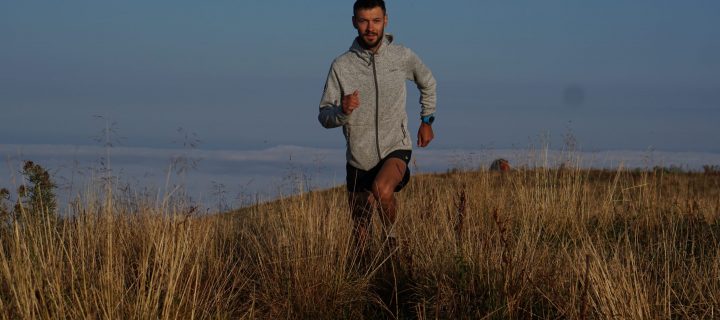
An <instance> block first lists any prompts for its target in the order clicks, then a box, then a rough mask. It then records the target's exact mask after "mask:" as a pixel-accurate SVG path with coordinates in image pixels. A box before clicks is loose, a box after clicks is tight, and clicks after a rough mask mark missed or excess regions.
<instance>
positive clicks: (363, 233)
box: [348, 191, 375, 255]
mask: <svg viewBox="0 0 720 320" xmlns="http://www.w3.org/2000/svg"><path fill="white" fill-rule="evenodd" d="M348 204H349V205H350V209H351V210H352V219H353V237H354V239H353V241H354V245H355V248H356V250H357V253H359V254H360V255H363V254H365V249H366V247H367V239H368V237H369V234H370V222H371V220H372V214H373V209H374V208H375V198H374V197H373V194H372V193H370V192H368V191H360V192H348Z"/></svg>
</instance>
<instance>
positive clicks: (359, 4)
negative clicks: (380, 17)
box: [353, 0, 387, 15]
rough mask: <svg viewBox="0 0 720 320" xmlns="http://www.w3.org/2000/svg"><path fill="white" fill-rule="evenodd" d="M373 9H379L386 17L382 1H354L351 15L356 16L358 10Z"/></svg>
mask: <svg viewBox="0 0 720 320" xmlns="http://www.w3.org/2000/svg"><path fill="white" fill-rule="evenodd" d="M375 7H380V9H382V11H383V14H386V15H387V11H385V1H383V0H356V1H355V4H354V5H353V15H355V14H357V12H358V10H361V9H372V8H375Z"/></svg>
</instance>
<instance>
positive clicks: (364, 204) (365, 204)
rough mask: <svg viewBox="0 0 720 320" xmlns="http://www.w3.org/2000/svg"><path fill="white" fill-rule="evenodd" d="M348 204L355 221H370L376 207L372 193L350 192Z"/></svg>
mask: <svg viewBox="0 0 720 320" xmlns="http://www.w3.org/2000/svg"><path fill="white" fill-rule="evenodd" d="M348 202H349V204H350V208H351V210H352V218H353V219H354V220H364V219H368V217H369V216H370V215H371V214H372V210H373V207H374V206H375V199H374V197H373V194H372V193H370V192H350V193H349V194H348Z"/></svg>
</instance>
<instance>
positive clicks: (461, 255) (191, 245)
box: [0, 169, 720, 319]
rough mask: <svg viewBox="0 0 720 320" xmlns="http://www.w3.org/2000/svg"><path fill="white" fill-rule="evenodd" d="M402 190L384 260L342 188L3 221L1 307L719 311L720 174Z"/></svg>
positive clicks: (440, 181)
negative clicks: (367, 255)
mask: <svg viewBox="0 0 720 320" xmlns="http://www.w3.org/2000/svg"><path fill="white" fill-rule="evenodd" d="M88 194H91V192H88ZM398 196H399V201H400V211H399V220H398V224H397V234H398V236H399V237H400V238H401V245H400V246H399V249H398V250H397V251H393V252H390V251H389V250H387V249H384V246H383V239H382V238H381V234H382V233H381V232H375V233H374V234H373V237H374V238H373V243H372V244H371V249H370V250H371V252H373V259H372V261H370V262H369V263H359V262H358V261H357V259H355V257H354V255H353V252H352V250H351V242H350V239H351V220H350V216H349V213H348V207H347V204H346V195H345V191H344V189H343V188H335V189H332V190H327V191H323V192H312V193H305V194H301V195H298V196H293V197H288V198H283V199H280V200H278V201H275V202H272V203H265V204H258V205H255V206H252V207H249V208H245V209H242V210H239V211H237V212H232V213H227V214H222V215H215V216H210V217H199V216H196V215H191V214H187V209H186V208H185V207H184V206H182V205H179V204H176V205H167V204H164V205H161V204H150V203H145V202H143V201H141V200H137V201H134V203H133V204H132V205H131V206H130V205H127V203H128V202H127V201H125V202H120V201H108V200H103V199H86V200H84V201H82V203H83V204H82V205H75V206H74V207H73V210H72V215H71V216H69V217H68V218H63V219H58V220H54V219H47V220H45V221H29V222H27V223H22V222H10V223H3V226H2V229H1V230H0V231H1V232H2V233H1V234H0V241H1V243H2V250H0V317H2V318H6V319H14V318H26V319H32V318H44V319H49V318H115V319H124V318H135V319H148V318H162V319H175V318H261V319H267V318H333V319H336V318H341V319H358V318H392V317H398V318H419V319H428V318H433V319H434V318H547V319H552V318H581V319H583V318H589V319H607V318H617V319H660V318H698V319H700V318H714V317H720V315H718V312H720V310H718V308H719V307H720V247H719V246H718V245H717V243H718V240H720V239H719V238H720V220H719V217H720V177H719V176H717V175H709V174H708V175H704V174H699V173H673V174H670V173H663V172H662V171H654V172H628V171H623V170H619V171H596V170H580V169H566V170H554V169H553V170H550V169H532V170H529V169H528V170H516V171H514V172H510V173H507V174H499V173H494V172H488V171H477V172H455V173H448V174H437V175H420V176H415V177H413V179H412V182H411V184H410V185H409V186H408V187H406V189H405V190H404V191H403V192H401V193H399V194H398ZM123 203H125V204H123ZM27 220H28V219H19V220H18V221H27ZM375 220H377V219H375ZM375 224H376V225H375V230H376V231H378V230H379V225H377V222H375Z"/></svg>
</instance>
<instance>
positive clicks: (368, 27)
mask: <svg viewBox="0 0 720 320" xmlns="http://www.w3.org/2000/svg"><path fill="white" fill-rule="evenodd" d="M386 25H387V16H386V15H385V13H384V12H383V10H382V8H380V7H375V8H372V9H360V10H358V11H357V12H355V16H353V26H354V27H355V29H357V31H358V39H360V44H361V45H362V46H363V47H365V48H366V49H377V48H378V47H379V46H380V43H381V42H382V38H383V36H384V34H385V26H386Z"/></svg>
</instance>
